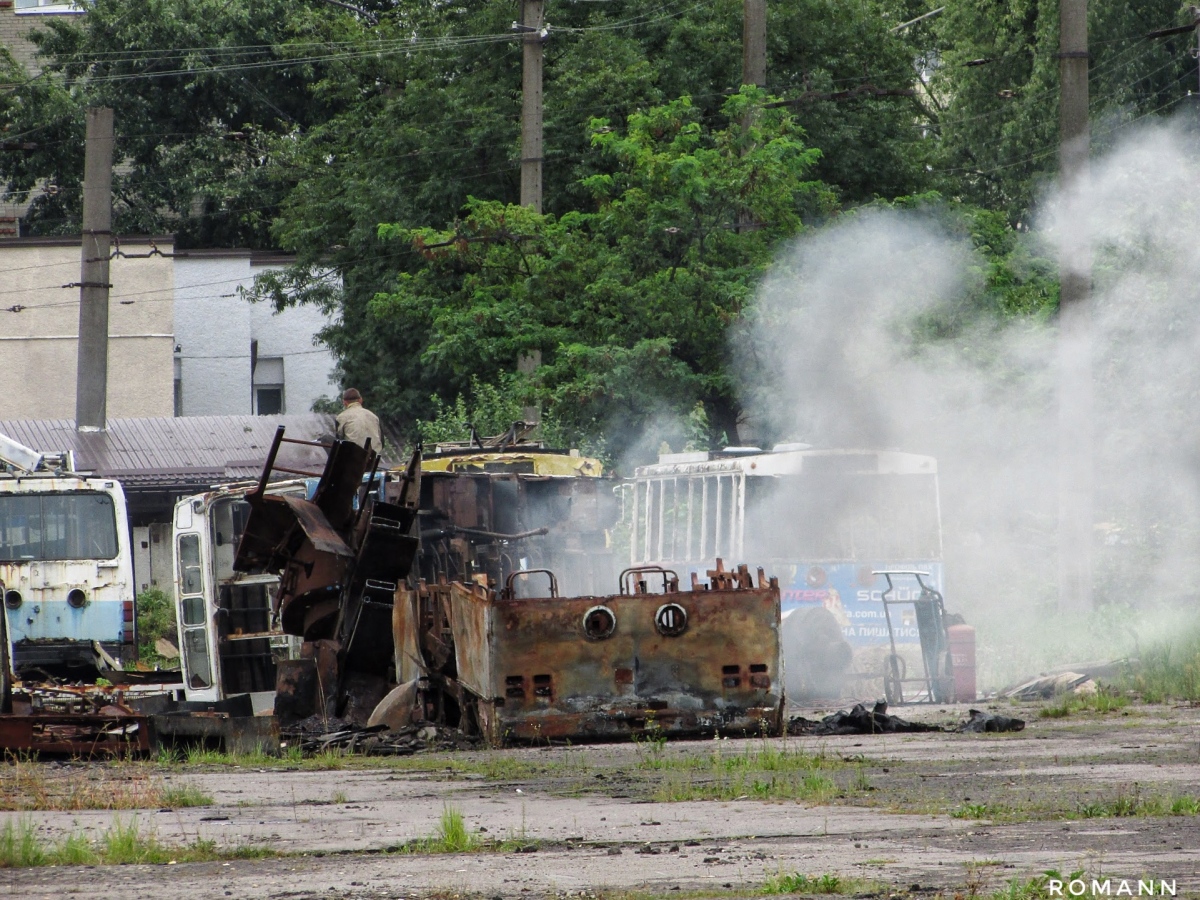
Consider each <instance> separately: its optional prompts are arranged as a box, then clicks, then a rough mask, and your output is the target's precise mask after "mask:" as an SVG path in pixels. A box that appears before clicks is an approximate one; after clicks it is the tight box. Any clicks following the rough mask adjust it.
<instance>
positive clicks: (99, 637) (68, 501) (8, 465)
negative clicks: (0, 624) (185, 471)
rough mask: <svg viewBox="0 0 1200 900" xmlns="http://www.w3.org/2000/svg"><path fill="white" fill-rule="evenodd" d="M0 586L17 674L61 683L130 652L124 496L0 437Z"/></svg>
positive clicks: (65, 457)
mask: <svg viewBox="0 0 1200 900" xmlns="http://www.w3.org/2000/svg"><path fill="white" fill-rule="evenodd" d="M0 462H2V463H3V465H2V466H0V582H3V583H4V610H5V613H6V615H7V619H8V630H9V636H10V638H11V641H12V651H13V664H14V666H15V668H16V669H17V671H18V672H20V671H22V670H28V669H34V668H38V669H42V670H44V671H46V672H49V673H51V674H55V675H66V676H68V677H71V676H75V675H79V676H80V677H86V676H88V675H94V674H95V673H96V672H99V671H101V670H103V669H106V668H113V667H119V666H120V665H122V664H123V663H124V662H125V661H127V660H131V659H133V658H134V657H135V656H136V652H137V643H136V638H137V635H136V633H135V628H136V626H135V616H134V601H135V596H134V595H135V588H134V581H133V556H132V550H131V547H130V542H129V527H128V524H127V523H128V517H127V512H126V508H125V493H124V491H123V490H122V489H121V484H120V482H118V481H115V480H113V479H111V478H95V477H91V476H88V475H86V474H83V473H79V472H76V471H75V465H74V460H73V458H72V455H71V454H70V453H69V452H66V453H58V454H43V453H39V452H38V451H35V450H30V449H29V448H28V447H23V446H22V445H20V444H18V443H16V442H15V441H11V440H9V439H8V438H5V437H3V436H0Z"/></svg>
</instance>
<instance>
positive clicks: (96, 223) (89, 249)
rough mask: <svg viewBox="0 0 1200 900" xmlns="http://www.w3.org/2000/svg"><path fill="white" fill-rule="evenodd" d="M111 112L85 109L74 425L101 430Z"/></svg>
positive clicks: (105, 373)
mask: <svg viewBox="0 0 1200 900" xmlns="http://www.w3.org/2000/svg"><path fill="white" fill-rule="evenodd" d="M112 165H113V112H112V110H111V109H106V108H99V109H89V110H88V111H87V143H86V145H85V151H84V160H83V233H82V235H81V238H82V240H81V241H80V246H81V255H82V264H81V272H80V278H79V282H80V284H79V351H78V357H77V364H76V374H75V427H76V428H77V429H78V430H79V431H103V430H104V428H105V418H106V416H107V413H108V289H109V288H110V287H111V285H110V284H109V283H108V257H109V248H110V245H111V241H112Z"/></svg>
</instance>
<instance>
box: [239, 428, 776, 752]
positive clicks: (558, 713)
mask: <svg viewBox="0 0 1200 900" xmlns="http://www.w3.org/2000/svg"><path fill="white" fill-rule="evenodd" d="M377 463H378V460H377V457H376V456H375V454H374V453H372V452H370V450H369V449H363V448H360V447H358V446H356V445H354V444H350V443H347V442H343V441H339V442H336V443H335V444H334V445H333V447H332V448H331V450H330V453H329V461H328V463H327V465H326V467H325V471H324V474H323V475H322V477H321V480H320V482H319V484H318V485H317V487H316V490H315V492H314V493H313V494H312V499H311V500H306V499H303V498H299V497H295V496H278V497H276V496H271V495H269V494H266V493H265V491H263V490H261V489H260V490H259V491H258V492H257V493H256V494H252V495H250V496H249V497H248V499H249V501H250V503H251V507H252V511H251V514H250V519H249V521H248V522H247V525H246V530H245V532H244V535H243V538H242V543H241V546H240V547H239V549H238V555H237V560H236V562H235V568H237V569H238V570H239V571H244V572H275V573H278V574H279V575H280V579H281V580H280V587H279V592H278V595H277V603H278V609H279V613H280V619H281V622H282V627H283V630H284V631H285V632H287V633H289V634H294V635H298V636H301V637H302V638H303V639H304V643H303V645H302V650H301V658H300V659H298V660H292V661H284V662H281V663H280V664H279V667H278V681H277V685H276V688H277V691H276V703H275V712H276V716H277V718H278V720H279V722H280V726H281V727H282V728H284V729H289V728H291V729H295V728H299V729H300V730H301V731H302V732H303V733H305V734H307V735H308V737H306V738H305V740H307V741H308V742H310V743H311V742H312V741H313V740H315V738H314V737H313V736H312V732H314V731H316V730H324V731H325V732H326V733H330V732H336V731H344V732H346V733H347V734H354V733H355V732H354V730H353V726H359V727H361V726H363V725H368V726H370V727H372V728H377V727H379V726H387V727H389V728H391V729H392V730H393V731H402V730H405V729H408V728H411V727H412V726H413V725H418V726H421V725H423V723H426V722H430V723H435V724H437V725H441V726H449V727H452V728H456V729H458V730H459V731H460V732H462V733H463V734H466V735H479V736H482V737H483V738H485V739H486V740H487V741H489V742H492V743H500V742H503V741H505V740H543V739H565V738H574V739H588V738H593V739H595V738H605V737H617V736H628V735H630V734H637V733H644V732H651V733H664V734H703V733H712V732H716V731H720V732H722V733H729V732H734V733H767V734H778V733H779V732H780V731H781V729H782V707H783V690H782V688H783V679H782V671H781V658H780V641H779V625H780V602H779V586H778V584H777V583H776V581H775V580H774V579H769V580H768V579H767V578H766V577H765V576H764V575H763V573H762V572H761V571H760V572H759V573H758V583H757V584H755V583H754V578H753V577H752V576H751V574H750V573H749V571H748V570H747V569H746V567H745V566H742V567H740V568H739V569H738V570H737V571H734V572H727V571H725V570H724V568H723V566H722V565H721V563H720V561H718V562H717V566H716V568H715V569H713V570H712V571H710V572H709V573H708V576H709V579H708V582H707V583H701V582H700V581H699V580H698V579H697V578H696V577H695V576H694V575H693V576H692V583H691V585H690V587H689V588H687V589H681V588H680V584H679V578H678V576H677V575H676V574H675V573H674V572H671V571H667V570H664V569H661V568H652V569H631V570H627V571H626V572H624V573H622V574H621V576H620V579H619V592H618V593H616V594H611V595H605V596H594V595H591V594H584V595H582V596H573V597H563V596H560V595H559V590H558V580H557V577H556V575H555V573H554V572H552V571H550V570H549V569H526V568H523V567H521V561H522V560H527V559H529V558H535V559H536V558H539V557H538V552H537V551H538V548H537V547H536V546H531V545H530V542H532V541H535V540H537V539H539V538H546V537H547V531H549V529H548V528H545V527H541V528H539V527H534V528H529V527H523V525H524V526H528V525H529V524H530V523H529V522H528V521H525V522H522V519H521V515H520V513H519V511H520V510H521V509H524V507H522V506H520V505H519V504H518V505H517V506H516V509H517V510H518V512H517V513H513V514H510V518H511V521H508V522H497V521H496V519H495V518H492V517H489V516H488V515H486V513H488V511H489V510H490V508H491V507H490V506H489V504H490V502H491V498H493V497H494V496H495V495H497V494H499V493H509V492H512V493H513V494H515V495H518V496H530V497H533V496H538V497H547V496H550V497H554V498H558V501H557V506H554V505H553V504H550V505H546V504H542V506H543V508H544V509H557V510H559V512H558V513H553V515H555V516H556V517H557V518H558V519H559V520H560V521H561V522H562V526H563V527H560V529H559V533H558V534H556V535H555V536H554V538H555V541H554V543H553V544H552V548H553V554H554V555H557V556H559V557H560V558H562V559H567V558H572V559H573V560H574V562H575V565H572V566H571V569H572V573H573V575H574V576H575V577H576V578H580V579H583V580H587V581H595V580H598V579H597V578H596V573H595V572H594V571H593V570H592V569H591V568H590V567H589V566H584V565H581V564H582V563H583V561H584V558H585V557H586V556H587V550H588V548H587V547H586V542H580V541H575V542H573V540H572V539H573V538H574V537H578V534H579V533H586V534H587V535H589V536H590V535H591V534H592V533H593V532H594V531H596V530H597V529H596V527H595V524H594V521H593V519H594V517H588V516H586V515H585V516H583V517H582V519H580V517H579V515H578V510H579V509H589V508H590V509H593V510H594V509H596V508H597V504H595V503H593V504H592V505H591V506H590V507H589V506H588V504H586V503H582V504H573V503H572V500H573V499H574V497H575V495H576V493H578V494H579V495H580V496H585V497H589V496H590V497H592V498H595V497H597V496H598V491H597V489H596V486H595V485H594V484H588V485H586V487H587V489H586V490H584V489H583V488H582V487H581V485H583V484H584V481H585V480H584V479H580V478H573V477H571V476H566V477H565V478H564V479H563V480H562V481H561V482H557V483H556V482H553V481H552V479H550V478H548V477H546V476H541V475H536V474H528V475H526V476H518V477H516V478H514V477H513V474H512V473H499V472H493V473H489V472H486V471H482V472H480V471H477V472H474V473H472V474H470V475H468V476H466V477H465V478H464V477H458V478H456V480H455V481H454V482H450V481H449V480H448V479H449V478H450V477H453V476H442V477H443V478H445V479H447V480H446V485H447V486H446V487H443V488H441V489H440V490H438V491H427V492H426V493H436V495H437V499H438V501H439V503H440V504H441V505H442V506H445V507H455V508H458V515H457V516H456V519H457V520H461V519H462V518H463V516H464V513H463V509H462V507H463V504H466V506H467V507H469V509H467V512H468V513H470V515H468V516H467V519H468V520H469V521H466V522H463V521H455V522H453V523H450V524H447V523H446V522H444V521H443V522H438V523H437V527H436V529H427V530H430V531H433V532H434V533H431V534H429V536H428V538H429V543H430V545H431V547H430V550H431V553H430V554H429V555H428V557H427V558H425V562H424V563H423V564H422V565H421V567H420V568H421V569H423V570H425V571H429V570H430V567H431V566H437V567H438V569H439V574H441V573H444V572H446V571H447V570H449V571H450V572H452V573H453V575H454V576H456V577H457V580H453V581H452V580H449V579H447V578H446V577H445V575H441V577H440V578H439V580H437V581H433V582H430V581H425V580H420V579H418V578H417V577H416V575H415V574H413V576H412V577H411V578H410V577H409V575H410V570H412V569H413V568H414V566H413V563H414V558H415V557H416V554H417V552H418V547H419V537H418V530H417V522H418V510H417V507H418V505H419V503H418V498H420V497H422V491H421V466H420V457H419V454H414V456H413V458H412V460H411V461H410V463H409V465H408V468H407V471H406V472H405V474H404V475H403V477H401V478H400V479H399V483H398V484H387V485H386V486H384V488H383V490H382V493H383V495H384V498H380V497H376V496H372V494H373V493H380V491H379V490H375V491H372V490H371V487H372V486H374V485H376V479H375V474H374V473H375V468H376V466H377ZM272 466H273V459H268V462H267V466H266V468H265V469H264V472H263V477H262V482H261V485H262V486H264V487H265V485H266V483H267V481H268V479H269V477H270V475H271V472H272ZM364 476H366V477H365V479H364ZM521 478H525V479H526V480H528V481H529V482H530V483H531V484H524V483H523V482H522V481H521ZM533 482H537V483H538V484H539V485H540V486H539V487H536V488H535V487H532V486H531V485H532V483H533ZM451 483H453V484H455V485H457V487H453V488H451V487H449V486H448V485H450V484H451ZM505 485H507V487H506V486H505ZM427 499H428V498H427ZM420 505H422V506H424V505H425V504H420ZM573 509H574V510H575V514H574V518H575V520H576V521H575V524H574V527H573V528H572V527H571V521H572V515H573V514H572V510H573ZM423 512H432V513H434V514H437V515H444V511H439V510H437V509H433V510H423ZM545 514H549V513H545ZM600 530H601V531H602V529H600ZM421 536H424V534H423V533H422V535H421ZM462 538H470V539H471V540H470V541H466V542H464V541H461V540H460V539H462ZM448 539H449V540H450V541H457V542H458V545H457V546H453V545H448ZM588 540H593V538H591V537H589V538H588ZM483 544H486V545H487V546H486V548H485V550H483V551H481V550H480V549H479V548H480V546H481V545H483ZM518 546H519V547H520V550H519V552H518V550H517V549H516V548H517V547H518ZM448 551H453V556H452V557H451V556H448V555H447V553H448ZM544 555H545V554H543V557H542V558H544ZM439 563H440V564H439ZM497 575H502V576H503V582H502V583H500V584H498V583H497V578H496V576H497ZM542 586H544V587H542ZM393 685H394V686H393ZM389 688H390V691H389ZM355 741H356V742H357V738H355Z"/></svg>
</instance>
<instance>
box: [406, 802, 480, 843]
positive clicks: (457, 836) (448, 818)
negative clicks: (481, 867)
mask: <svg viewBox="0 0 1200 900" xmlns="http://www.w3.org/2000/svg"><path fill="white" fill-rule="evenodd" d="M481 844H482V842H481V841H480V839H479V836H478V835H476V834H473V833H471V832H470V831H468V830H467V824H466V822H465V821H463V817H462V813H461V812H459V811H458V810H457V809H455V808H454V807H452V806H445V807H443V808H442V817H441V819H439V820H438V827H437V831H436V832H434V834H433V835H432V836H430V837H427V838H421V839H419V840H416V841H412V842H410V843H408V844H406V845H405V846H404V850H405V851H406V852H409V853H467V852H469V851H471V850H477V849H480V847H481Z"/></svg>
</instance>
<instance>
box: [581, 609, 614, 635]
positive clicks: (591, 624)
mask: <svg viewBox="0 0 1200 900" xmlns="http://www.w3.org/2000/svg"><path fill="white" fill-rule="evenodd" d="M616 630H617V616H616V613H614V612H613V611H612V610H611V609H609V608H608V607H607V606H593V607H592V608H591V609H589V610H588V611H587V612H585V613H584V614H583V633H584V634H586V635H587V636H588V638H589V639H590V640H593V641H602V640H604V639H605V638H607V637H612V633H613V632H614V631H616Z"/></svg>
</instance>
